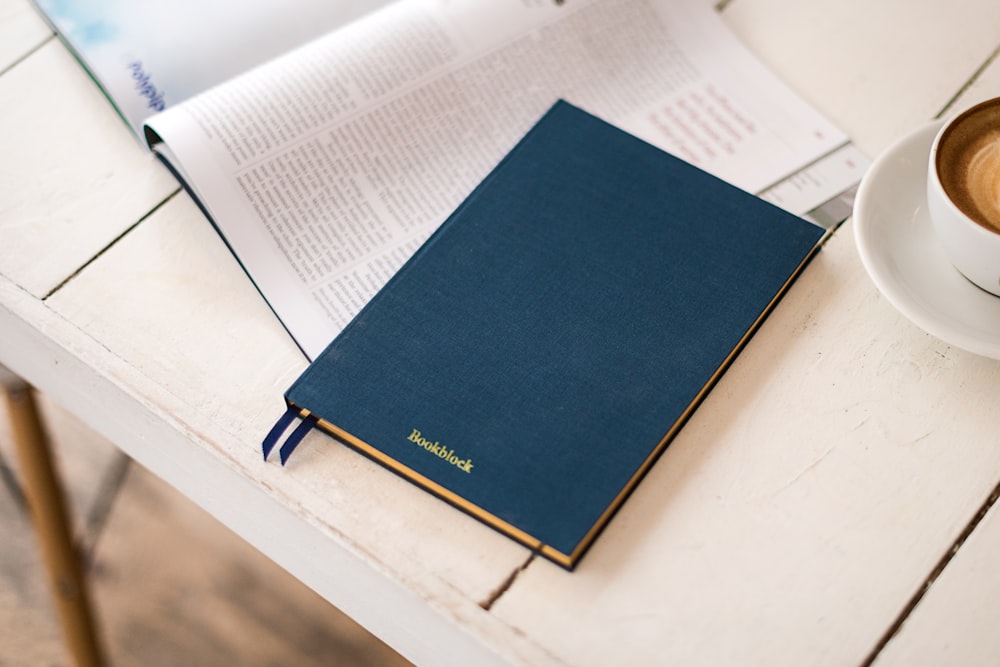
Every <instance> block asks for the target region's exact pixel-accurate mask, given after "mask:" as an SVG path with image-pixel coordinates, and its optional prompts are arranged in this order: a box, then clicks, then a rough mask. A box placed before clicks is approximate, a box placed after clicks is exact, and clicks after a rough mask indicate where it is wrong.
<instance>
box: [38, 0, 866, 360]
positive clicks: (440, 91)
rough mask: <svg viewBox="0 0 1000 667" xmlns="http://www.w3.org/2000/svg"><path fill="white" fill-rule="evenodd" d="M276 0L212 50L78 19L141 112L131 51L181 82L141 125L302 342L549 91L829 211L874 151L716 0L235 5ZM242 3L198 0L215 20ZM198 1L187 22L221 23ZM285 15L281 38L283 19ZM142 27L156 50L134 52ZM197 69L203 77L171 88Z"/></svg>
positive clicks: (407, 243) (712, 167)
mask: <svg viewBox="0 0 1000 667" xmlns="http://www.w3.org/2000/svg"><path fill="white" fill-rule="evenodd" d="M185 2H186V0H185ZM39 3H40V5H41V6H42V7H43V9H44V8H46V7H48V8H49V9H50V10H53V11H52V13H51V14H50V17H52V18H53V22H54V23H55V25H56V26H57V28H59V20H58V16H59V12H56V11H54V10H55V9H56V8H58V7H59V6H61V5H64V4H66V2H65V0H39ZM76 4H79V5H86V4H88V3H76ZM105 4H106V3H105ZM113 4H115V5H118V4H120V5H122V6H123V7H124V6H125V5H126V4H128V6H129V7H130V9H128V10H127V11H126V10H123V14H122V16H126V15H127V16H129V17H132V16H133V13H135V12H139V11H140V9H142V8H144V7H145V5H147V4H151V3H147V2H136V3H125V2H118V3H113ZM171 4H172V5H173V4H175V3H171ZM212 4H213V3H212V2H211V1H208V0H206V1H203V2H201V3H199V5H198V6H199V7H203V8H204V7H206V6H208V7H210V6H211V5H212ZM270 4H274V5H275V6H276V8H277V9H276V13H277V18H275V17H267V16H264V15H263V14H261V15H258V16H257V18H255V19H251V18H246V17H243V18H241V19H240V20H239V22H238V23H237V24H235V25H233V26H232V27H229V28H227V29H226V30H228V31H230V32H233V31H235V32H236V33H242V34H241V35H238V36H241V37H242V40H241V41H242V46H223V45H222V44H213V45H212V46H211V47H209V46H204V47H203V48H204V49H205V52H204V53H197V54H192V53H190V52H185V51H186V50H187V49H188V46H187V45H188V43H189V41H190V40H191V35H190V34H188V35H182V36H180V37H179V36H178V35H177V34H170V33H171V31H169V30H167V29H166V28H165V27H164V26H170V25H171V22H170V21H165V22H163V23H154V24H151V25H155V27H156V30H149V31H144V32H143V33H142V35H143V37H141V38H139V39H138V41H136V42H135V47H134V49H132V47H129V48H128V49H123V48H122V47H121V45H119V46H118V47H116V48H117V55H115V54H112V55H108V54H109V53H110V51H107V49H108V48H110V47H107V46H106V45H105V46H104V47H101V49H96V48H95V49H90V48H89V45H88V44H87V43H84V42H81V41H79V40H77V41H76V42H74V40H73V34H74V33H72V32H69V33H68V34H67V35H64V37H66V38H67V40H68V41H69V43H70V44H71V46H72V47H73V48H74V49H76V50H77V52H78V54H79V57H80V59H81V60H82V61H83V62H84V63H85V64H86V65H87V66H88V67H90V68H91V71H92V72H93V73H94V76H95V78H96V79H97V80H98V81H99V82H100V83H101V84H102V85H103V86H104V87H105V90H106V91H107V93H108V95H109V96H110V97H111V98H112V99H113V100H114V101H115V103H116V104H117V105H118V106H119V109H120V110H121V111H122V113H123V115H124V116H125V117H126V118H128V119H130V122H133V126H134V127H135V126H136V125H135V124H134V120H133V119H135V118H138V117H140V116H143V115H145V114H144V113H140V112H142V109H141V108H140V109H139V110H136V109H135V108H134V107H135V104H134V100H131V101H128V98H129V96H132V97H133V98H134V97H135V90H136V81H137V80H138V79H135V78H134V77H135V76H136V74H133V73H130V72H129V70H128V67H130V66H131V65H129V63H133V62H140V63H141V64H142V68H143V70H142V74H141V75H139V78H140V79H141V77H142V76H146V75H148V76H149V77H150V79H149V81H150V82H155V83H154V84H153V85H155V86H156V91H157V92H159V91H161V86H162V91H164V95H163V99H164V100H165V101H169V102H171V103H170V104H164V105H163V106H164V107H165V108H166V110H165V111H162V113H155V115H154V114H153V112H157V111H159V109H156V108H153V107H150V106H149V104H148V102H149V100H150V97H149V96H148V95H149V94H150V93H149V91H146V93H145V94H146V95H147V97H145V98H143V97H140V102H142V103H143V104H145V105H146V111H149V112H150V114H149V117H148V118H147V119H146V120H145V122H144V126H143V133H144V136H145V138H146V140H147V142H148V144H149V145H150V147H151V148H152V149H153V150H155V151H157V153H158V154H159V155H160V156H161V157H162V158H163V159H164V161H165V162H166V163H167V164H168V165H169V166H170V167H171V169H172V170H173V171H174V172H175V173H176V174H177V175H178V176H179V178H180V179H181V180H182V181H183V182H184V184H185V186H186V187H187V188H188V189H189V191H190V192H192V194H193V195H194V196H195V197H196V198H197V199H198V201H199V203H200V205H201V206H202V208H203V209H204V210H205V212H206V214H207V215H208V216H209V217H210V218H211V219H212V221H213V223H214V224H215V225H216V226H217V227H218V229H219V231H220V232H221V234H222V235H223V237H224V238H225V239H226V242H227V243H228V244H229V246H230V247H231V248H232V250H233V252H234V254H235V255H236V257H237V258H238V259H239V261H240V262H241V264H242V265H243V267H244V268H245V270H246V271H247V273H248V274H249V276H250V277H251V279H252V280H253V281H254V283H255V284H256V285H257V287H258V289H259V290H260V291H261V293H262V294H263V296H264V297H265V298H266V299H267V301H268V303H269V304H270V305H271V307H272V309H273V310H274V311H275V313H276V314H277V315H278V317H279V318H280V320H281V321H282V322H283V324H284V325H285V327H286V328H287V329H288V331H289V332H290V333H291V334H292V336H293V337H294V338H295V340H296V341H297V342H298V344H299V345H300V347H301V348H302V349H303V351H304V352H305V353H306V355H307V356H309V357H310V358H314V357H315V356H316V355H318V354H319V352H320V351H322V350H323V348H324V347H326V345H327V344H328V343H329V342H330V341H331V340H332V339H333V338H334V337H335V336H336V335H337V334H338V333H339V331H340V330H341V329H342V328H343V327H344V326H345V325H346V324H347V323H348V322H349V321H350V320H351V319H352V318H353V316H354V315H355V314H356V313H357V312H358V311H359V310H360V309H361V308H362V306H363V305H364V304H365V303H366V302H367V301H368V300H369V299H370V298H371V296H373V295H374V293H375V292H376V291H377V290H378V289H379V288H380V287H381V286H382V285H383V284H384V283H385V282H386V281H387V280H388V279H389V278H390V277H391V276H392V275H393V274H394V272H395V271H396V269H398V268H399V267H400V266H401V265H402V263H403V262H404V261H405V260H406V259H407V258H408V257H409V256H410V255H411V254H412V253H413V252H414V251H415V250H416V249H417V248H418V247H419V246H420V244H421V243H422V242H423V241H424V240H425V239H426V238H427V237H428V236H429V235H430V233H431V232H432V231H434V229H436V228H437V226H438V225H440V223H441V222H442V221H444V220H445V218H446V217H447V216H448V215H449V213H451V211H452V210H453V209H454V208H455V207H456V206H457V205H458V204H459V203H460V202H461V201H462V200H463V199H464V198H465V196H466V195H468V194H469V193H470V192H471V191H472V190H473V188H475V186H476V185H477V184H478V183H479V182H480V180H481V179H482V178H483V177H484V176H486V174H488V173H489V171H490V170H491V169H492V167H493V166H494V165H496V163H497V162H498V161H499V160H500V159H501V158H502V157H503V156H504V155H505V154H506V152H507V151H508V150H509V149H510V148H511V147H512V146H514V145H515V144H516V143H517V141H518V140H519V139H520V138H521V137H522V136H523V135H524V133H525V132H526V131H527V130H528V129H529V128H530V127H531V126H532V125H533V124H534V123H535V121H537V120H538V118H539V117H541V115H542V114H543V113H544V112H545V111H546V110H547V109H548V108H549V107H551V106H552V104H553V103H554V102H555V101H556V100H557V99H560V98H562V99H566V100H568V101H569V102H571V103H573V104H575V105H576V106H579V107H582V108H583V109H585V110H587V111H589V112H591V113H593V114H595V115H597V116H599V117H601V118H603V119H605V120H607V121H609V122H611V123H613V124H615V125H617V126H619V127H621V128H622V129H624V130H626V131H628V132H630V133H632V134H634V135H636V136H638V137H640V138H642V139H644V140H646V141H648V142H650V143H652V144H654V145H656V146H659V147H661V148H663V149H665V150H667V151H670V152H672V153H674V154H675V155H677V156H679V157H681V158H683V159H685V160H687V161H689V162H691V163H692V164H695V165H696V166H698V167H701V168H702V169H704V170H706V171H708V172H710V173H712V174H714V175H716V176H718V177H720V178H722V179H724V180H726V181H729V182H730V183H733V184H734V185H737V186H738V187H741V188H743V189H744V190H747V191H749V192H752V193H755V194H758V195H760V196H761V197H763V198H765V199H768V200H770V201H772V202H773V203H776V204H778V205H779V206H781V207H783V208H785V209H787V210H789V211H791V212H793V213H796V214H798V215H803V216H805V217H807V218H810V219H812V220H813V221H815V222H817V223H820V224H823V225H824V226H827V227H832V226H835V225H836V224H837V223H839V222H840V221H842V220H843V219H844V218H845V217H846V216H847V214H848V213H849V211H850V201H849V199H845V197H846V195H844V194H843V193H844V192H845V191H849V190H850V189H851V188H852V187H853V186H854V185H856V183H857V182H858V181H859V180H860V177H861V174H862V172H863V170H864V168H865V166H866V165H867V160H866V158H865V157H864V156H863V155H861V154H860V153H859V152H858V151H857V150H856V149H854V148H853V147H852V146H851V145H850V144H849V142H848V141H847V139H846V137H845V136H844V135H843V133H841V132H840V131H839V130H838V129H837V128H836V127H834V126H833V125H832V124H831V123H829V122H828V121H827V120H826V119H824V118H823V117H822V116H821V115H820V114H819V113H817V112H816V111H815V110H814V109H812V108H811V107H810V106H809V105H808V104H807V103H806V102H804V101H803V100H802V99H801V98H799V97H798V96H797V95H796V94H794V93H793V92H792V91H791V90H790V89H789V88H787V87H786V86H785V85H784V84H783V83H781V82H780V81H779V80H778V79H777V78H776V77H775V76H774V75H773V73H771V72H770V71H769V70H767V69H766V68H765V67H764V66H763V65H762V64H761V63H759V61H757V60H756V59H755V57H754V56H753V55H752V54H750V53H749V52H748V51H747V50H746V49H745V48H744V47H743V46H742V45H741V44H740V43H739V42H738V40H737V39H736V38H735V36H734V35H732V33H731V32H730V31H729V30H728V29H727V27H726V26H725V24H724V23H723V22H722V20H721V18H720V17H719V16H718V15H717V14H716V12H715V11H714V10H713V9H712V7H711V6H710V5H709V4H707V3H706V2H705V1H704V0H562V1H560V2H556V1H555V0H475V1H471V0H470V1H466V2H455V1H453V0H452V1H449V0H398V1H397V2H392V3H386V2H367V3H350V2H347V3H333V6H335V7H337V9H335V10H327V9H326V8H325V6H324V4H326V5H329V4H330V3H322V2H306V1H305V0H299V3H298V4H301V5H302V6H303V9H302V10H301V11H302V12H303V14H302V15H301V16H303V17H306V18H308V19H309V20H307V21H303V22H295V21H291V20H290V19H289V18H288V15H289V14H294V12H295V11H296V10H295V9H292V6H293V5H294V4H295V3H280V8H278V7H277V5H278V4H279V3H267V2H262V1H260V0H258V1H256V2H251V3H247V5H248V6H247V7H246V8H243V7H241V13H243V14H247V13H253V12H257V11H260V12H264V11H266V10H267V9H268V7H269V5H270ZM105 11H107V10H106V9H105ZM162 11H163V12H164V13H165V14H166V13H171V12H173V11H175V9H174V8H173V7H171V8H170V9H163V10H162ZM229 12H231V9H229V10H228V11H227V12H226V13H224V14H223V13H221V10H219V12H216V11H214V10H206V11H205V13H206V15H208V16H214V15H215V14H216V13H218V14H219V16H218V17H216V18H218V19H219V20H221V21H223V22H226V21H227V20H228V19H229ZM325 12H330V13H329V14H326V13H325ZM320 16H322V17H323V20H320V19H319V18H318V17H320ZM129 20H130V22H131V23H135V24H137V25H138V24H140V23H142V21H141V20H140V19H139V18H130V19H129ZM200 21H201V19H199V21H196V22H193V23H185V25H184V29H185V30H188V29H190V30H193V31H194V35H197V36H198V37H197V39H195V41H196V42H198V43H199V44H200V43H202V42H206V43H207V42H211V41H212V40H213V39H215V37H214V36H213V37H212V38H211V39H210V38H209V37H208V36H207V32H208V29H207V28H204V27H201V26H198V25H196V24H198V23H200ZM292 23H295V24H296V25H298V30H299V32H296V29H293V28H292V27H291V24H292ZM173 24H174V25H176V22H174V23H173ZM144 25H145V24H144ZM192 26H194V27H192ZM268 26H269V27H268ZM161 31H162V32H161ZM277 32H286V33H287V34H286V38H285V41H284V43H281V44H279V43H278V42H274V41H272V40H271V39H270V36H271V35H272V34H276V33H277ZM203 33H204V34H203ZM123 35H124V33H119V34H118V41H123ZM145 37H149V38H148V39H146V38H145ZM248 37H249V38H250V39H247V38H248ZM300 40H301V44H299V45H297V46H294V48H291V49H290V50H287V51H285V52H283V53H281V54H280V55H277V56H276V57H274V58H273V59H267V58H268V56H270V55H272V54H273V53H275V52H277V51H279V50H280V49H281V48H283V47H284V46H285V45H286V44H288V43H296V42H298V41H300ZM126 41H127V40H126ZM149 44H153V45H155V48H154V49H153V52H152V53H150V54H149V55H146V54H144V53H140V51H141V49H140V48H139V46H140V45H142V46H147V45H149ZM248 45H259V46H260V47H261V49H262V51H261V54H260V56H259V57H257V58H254V57H247V58H246V59H245V60H244V62H245V63H246V64H247V67H248V69H247V70H246V71H243V72H241V73H238V74H235V75H234V76H231V77H230V76H228V75H229V73H230V72H235V71H236V70H238V66H237V65H236V64H235V63H234V62H227V63H226V65H225V67H222V68H221V69H220V70H219V71H220V72H221V73H222V74H221V78H219V79H218V82H216V81H209V77H202V76H201V73H202V70H203V69H204V68H206V67H207V65H206V63H208V62H210V61H211V60H212V58H213V53H212V52H215V53H221V55H223V56H226V58H224V59H223V60H226V59H228V56H229V55H231V54H235V53H237V52H240V53H243V52H245V51H247V48H248ZM130 49H131V50H130ZM126 51H127V52H128V53H129V55H125V56H122V55H121V54H122V53H124V52H126ZM175 53H176V54H178V55H180V56H182V57H183V61H182V63H181V67H180V68H179V69H178V70H177V72H175V73H171V74H169V75H168V74H167V72H168V71H169V70H168V68H167V66H166V65H165V64H164V65H162V69H161V65H160V64H159V62H160V60H159V59H160V58H161V57H163V58H167V57H169V56H171V55H172V54H175ZM154 54H155V59H154ZM98 55H100V58H98ZM255 55H256V54H255ZM116 58H117V60H116ZM98 60H101V61H102V62H104V61H107V62H110V63H112V69H113V68H114V67H118V68H119V69H121V68H122V67H124V68H125V69H124V71H125V74H126V76H125V79H126V81H125V82H124V83H121V82H119V83H117V84H112V83H111V79H110V76H107V77H106V75H105V74H104V73H103V71H102V70H98V69H96V67H97V62H98ZM192 60H194V61H196V62H192ZM154 62H155V63H157V64H156V65H155V67H154V64H153V63H154ZM255 62H259V63H262V64H260V65H254V63H255ZM118 76H119V78H121V76H122V72H118ZM128 77H133V80H132V81H131V82H129V80H128ZM186 79H190V80H192V81H193V80H195V79H198V81H197V85H195V86H191V88H190V89H191V90H192V91H197V90H198V89H202V88H203V89H204V90H203V91H202V92H200V93H198V94H194V95H193V96H191V97H189V98H186V99H180V98H179V96H178V99H177V100H172V98H171V95H172V93H173V92H174V91H178V92H179V91H183V90H185V88H186V86H185V85H184V84H183V83H182V82H184V81H185V80H186ZM129 84H130V85H131V88H130V87H129ZM140 106H141V105H140ZM611 224H613V221H612V223H611Z"/></svg>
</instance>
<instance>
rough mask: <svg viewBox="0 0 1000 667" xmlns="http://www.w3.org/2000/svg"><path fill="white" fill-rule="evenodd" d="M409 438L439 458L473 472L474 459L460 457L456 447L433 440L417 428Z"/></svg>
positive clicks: (463, 470)
mask: <svg viewBox="0 0 1000 667" xmlns="http://www.w3.org/2000/svg"><path fill="white" fill-rule="evenodd" d="M407 440H409V441H410V442H412V443H414V444H416V445H417V446H418V447H423V448H424V449H426V450H427V451H428V452H430V453H431V454H434V455H435V456H437V457H438V458H439V459H443V460H445V461H447V462H448V463H450V464H452V465H453V466H455V467H456V468H458V469H459V470H461V471H462V472H467V473H470V474H471V473H472V459H463V458H459V457H458V456H457V455H456V454H455V450H454V449H448V448H447V447H445V446H443V445H442V444H441V443H440V442H431V441H430V440H428V439H427V438H425V437H423V436H422V435H421V434H420V431H418V430H417V429H413V433H411V434H410V437H408V438H407Z"/></svg>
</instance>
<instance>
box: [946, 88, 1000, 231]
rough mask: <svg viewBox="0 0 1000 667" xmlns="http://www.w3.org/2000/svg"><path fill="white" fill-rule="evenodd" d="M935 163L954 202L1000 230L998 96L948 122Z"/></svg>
mask: <svg viewBox="0 0 1000 667" xmlns="http://www.w3.org/2000/svg"><path fill="white" fill-rule="evenodd" d="M936 167H937V172H938V178H939V179H940V181H941V186H942V187H943V188H944V191H945V192H946V193H947V194H948V196H949V197H950V198H951V200H952V201H953V202H954V203H955V205H956V206H957V207H958V208H959V209H960V210H961V211H962V212H963V213H965V214H966V215H967V216H969V217H970V218H972V219H973V220H975V221H976V222H977V223H979V224H980V225H981V226H983V227H985V228H986V229H988V230H990V231H992V232H994V233H997V234H1000V99H997V100H991V101H989V102H984V103H982V104H980V105H978V106H975V107H972V108H971V109H969V110H968V111H966V112H964V113H963V114H961V115H960V116H958V118H956V119H955V120H954V121H953V122H952V125H951V127H950V128H949V129H948V130H947V131H945V133H944V134H943V135H941V139H940V141H939V143H938V153H937V160H936Z"/></svg>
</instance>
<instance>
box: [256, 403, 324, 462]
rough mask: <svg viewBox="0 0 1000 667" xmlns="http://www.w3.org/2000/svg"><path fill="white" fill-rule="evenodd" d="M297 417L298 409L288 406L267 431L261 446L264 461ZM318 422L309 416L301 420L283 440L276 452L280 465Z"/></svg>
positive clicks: (316, 418) (313, 416) (317, 419)
mask: <svg viewBox="0 0 1000 667" xmlns="http://www.w3.org/2000/svg"><path fill="white" fill-rule="evenodd" d="M298 416H299V409H298V408H294V407H292V406H289V407H288V409H287V410H285V414H283V415H281V417H279V418H278V421H276V422H275V423H274V426H272V427H271V430H270V431H268V433H267V435H266V436H265V437H264V441H263V443H262V445H261V450H262V451H263V454H264V460H265V461H266V460H267V457H268V456H269V455H270V454H271V450H273V449H274V446H275V445H277V444H278V441H279V440H280V439H281V436H282V435H284V434H285V431H286V430H288V427H289V425H291V423H292V422H293V421H294V420H295V418H296V417H298ZM318 421H319V418H318V417H316V416H315V415H309V416H308V417H305V418H304V419H303V420H302V423H301V424H299V425H298V426H296V427H295V430H294V431H292V433H291V435H289V436H288V438H286V439H285V442H284V443H282V445H281V448H280V449H279V450H278V455H279V458H280V459H281V465H285V462H286V461H288V457H289V456H291V455H292V452H293V451H294V450H295V448H296V447H298V446H299V443H300V442H302V439H303V438H304V437H306V433H308V432H309V431H310V430H312V428H313V427H314V426H316V423H317V422H318Z"/></svg>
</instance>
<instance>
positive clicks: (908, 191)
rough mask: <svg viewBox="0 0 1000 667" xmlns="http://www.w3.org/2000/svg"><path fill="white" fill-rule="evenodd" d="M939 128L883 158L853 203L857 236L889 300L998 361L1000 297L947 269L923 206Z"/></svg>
mask: <svg viewBox="0 0 1000 667" xmlns="http://www.w3.org/2000/svg"><path fill="white" fill-rule="evenodd" d="M940 126H941V123H940V122H935V123H931V124H929V125H925V126H924V127H921V128H919V129H918V130H916V131H914V132H913V133H911V134H909V135H908V136H906V137H904V138H903V139H902V140H900V141H898V142H897V143H895V144H894V145H893V146H891V147H890V148H889V149H888V150H887V151H886V152H885V153H883V154H882V155H881V156H880V157H879V158H878V159H877V160H875V162H874V164H872V166H871V167H870V168H869V170H868V173H866V174H865V177H864V179H863V180H862V182H861V186H860V187H859V188H858V195H857V198H856V199H855V202H854V223H853V224H854V234H855V240H856V242H857V246H858V252H859V254H860V255H861V262H862V264H864V266H865V269H866V270H867V271H868V275H869V276H871V279H872V281H873V282H874V283H875V286H876V287H878V289H879V290H880V291H881V292H882V294H883V295H884V296H885V298H886V299H888V300H889V302H890V303H891V304H892V305H893V306H895V307H896V308H897V309H898V310H899V311H900V312H901V313H903V315H905V316H906V317H907V318H909V319H910V320H911V321H912V322H913V323H914V324H916V325H917V326H919V327H920V328H921V329H923V330H924V331H926V332H927V333H929V334H931V335H932V336H935V337H937V338H940V339H941V340H943V341H944V342H946V343H949V344H951V345H954V346H956V347H960V348H963V349H965V350H968V351H969V352H974V353H976V354H981V355H983V356H986V357H992V358H994V359H1000V297H996V296H993V295H991V294H989V293H988V292H986V291H984V290H981V289H979V288H978V287H976V286H975V285H973V284H972V283H970V282H969V281H968V280H966V279H965V277H963V276H962V274H960V273H959V272H958V271H957V270H956V269H955V268H954V267H953V266H952V265H951V262H949V261H948V258H947V257H946V256H945V254H944V251H943V250H942V249H941V248H940V246H939V245H938V243H937V240H936V238H935V237H934V231H933V230H932V229H931V222H930V218H929V217H928V216H927V206H926V203H925V200H924V193H925V187H926V186H925V182H926V179H927V159H928V156H929V154H930V147H931V142H932V141H933V140H934V135H935V134H936V133H937V130H938V128H939V127H940Z"/></svg>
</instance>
